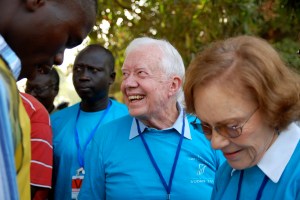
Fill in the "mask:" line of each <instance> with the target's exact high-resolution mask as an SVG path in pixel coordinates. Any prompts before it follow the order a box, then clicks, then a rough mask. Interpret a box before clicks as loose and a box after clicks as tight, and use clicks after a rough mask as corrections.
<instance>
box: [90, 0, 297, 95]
mask: <svg viewBox="0 0 300 200" xmlns="http://www.w3.org/2000/svg"><path fill="white" fill-rule="evenodd" d="M98 2H99V11H98V17H97V24H96V26H95V27H94V29H93V31H92V32H91V33H90V35H89V37H90V39H91V43H100V44H103V45H104V46H105V47H107V48H108V49H110V50H111V51H112V52H113V53H114V55H115V57H116V69H117V70H118V73H117V74H118V76H117V77H120V68H121V66H122V63H123V61H124V56H123V54H124V50H125V48H126V46H127V45H128V43H129V42H130V41H131V40H132V39H134V38H136V37H140V36H150V37H154V38H164V39H166V40H168V41H169V42H170V43H171V44H173V45H174V46H175V47H176V48H177V49H178V51H179V52H180V54H181V55H182V57H183V59H184V62H185V65H186V66H188V64H189V62H190V60H191V59H192V58H193V56H194V55H195V54H196V53H197V52H199V51H200V50H201V49H203V47H204V46H206V45H208V44H209V43H211V42H213V41H215V40H218V39H224V38H227V37H231V36H235V35H241V34H248V35H256V36H260V37H262V38H265V39H267V40H268V41H269V42H270V43H272V44H273V45H274V47H275V48H276V49H277V50H278V51H279V52H281V54H282V56H283V58H284V59H285V61H286V62H287V63H288V64H290V65H291V66H292V67H295V68H300V58H299V56H298V55H297V54H296V52H297V50H298V49H299V47H300V44H299V40H300V39H299V36H300V35H299V33H300V25H299V20H300V1H299V0H161V1H154V0H131V1H130V0H98ZM119 85H120V78H118V79H117V81H116V84H115V86H114V87H113V88H112V89H113V91H119ZM118 95H119V94H117V97H118Z"/></svg>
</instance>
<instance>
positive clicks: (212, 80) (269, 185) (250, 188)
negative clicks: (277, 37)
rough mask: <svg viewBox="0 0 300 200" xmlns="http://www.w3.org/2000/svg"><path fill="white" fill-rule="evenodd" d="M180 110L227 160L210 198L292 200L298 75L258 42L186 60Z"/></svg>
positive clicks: (299, 179)
mask: <svg viewBox="0 0 300 200" xmlns="http://www.w3.org/2000/svg"><path fill="white" fill-rule="evenodd" d="M184 93H185V100H186V107H187V111H189V112H191V113H194V114H196V115H197V117H198V118H199V119H200V120H201V126H200V128H201V129H202V132H203V134H204V135H205V136H206V138H207V139H208V140H210V141H211V145H212V147H213V148H214V149H220V150H221V151H222V152H223V154H224V156H225V158H226V159H227V162H225V163H224V164H223V165H222V167H221V168H220V169H219V170H218V172H217V175H216V179H215V185H214V190H213V194H212V199H247V200H251V199H273V200H274V199H280V200H281V199H285V200H287V199H293V200H295V199H300V164H299V162H300V142H299V139H300V128H299V127H298V126H297V125H296V124H295V123H294V122H295V121H297V120H299V119H300V75H299V74H298V73H296V72H294V71H293V70H292V69H290V68H288V67H287V66H286V65H285V64H284V63H283V61H282V60H281V58H280V56H279V55H278V53H277V52H276V51H275V50H274V49H273V48H272V46H271V45H270V44H268V43H267V42H266V41H264V40H263V39H260V38H257V37H253V36H238V37H234V38H229V39H227V40H224V41H219V42H216V43H214V44H212V45H211V46H210V47H209V48H207V49H206V50H204V51H203V52H201V53H200V54H198V55H197V56H196V58H195V59H194V60H193V61H192V62H191V64H190V66H189V67H188V69H187V73H186V83H185V86H184Z"/></svg>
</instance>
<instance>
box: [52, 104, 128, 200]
mask: <svg viewBox="0 0 300 200" xmlns="http://www.w3.org/2000/svg"><path fill="white" fill-rule="evenodd" d="M111 102H112V104H111V107H110V108H109V110H108V112H107V114H106V115H105V117H104V118H103V120H102V122H101V124H105V123H108V122H110V121H112V120H114V119H117V118H119V117H122V116H124V115H127V114H128V109H127V107H126V106H125V105H124V104H121V103H119V102H117V101H114V100H111ZM78 109H79V103H77V104H75V105H73V106H70V107H68V108H65V109H63V110H61V111H57V112H55V113H53V114H52V115H51V123H52V131H53V149H54V162H53V164H54V166H53V185H54V187H53V189H54V198H55V199H71V191H72V190H71V188H72V187H71V182H72V176H74V175H76V170H78V169H79V168H80V165H79V161H78V158H77V146H76V141H75V123H76V116H77V113H78ZM104 112H105V110H102V111H98V112H84V111H82V110H81V111H80V116H79V118H78V121H77V125H76V126H77V130H78V135H79V144H80V147H81V148H82V147H83V146H84V144H85V143H86V141H87V140H88V138H89V136H90V134H91V132H92V130H93V129H94V127H95V126H96V124H97V123H98V121H99V120H100V118H101V117H102V115H103V114H104ZM97 131H99V132H102V130H101V129H100V126H99V127H98V129H97ZM85 157H86V152H85V156H84V160H86V158H85Z"/></svg>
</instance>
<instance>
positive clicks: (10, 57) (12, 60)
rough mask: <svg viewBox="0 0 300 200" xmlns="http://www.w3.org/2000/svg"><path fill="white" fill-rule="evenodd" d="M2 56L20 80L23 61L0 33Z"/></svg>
mask: <svg viewBox="0 0 300 200" xmlns="http://www.w3.org/2000/svg"><path fill="white" fill-rule="evenodd" d="M0 56H1V57H2V58H3V59H4V60H5V62H6V63H7V64H8V66H9V68H10V70H11V71H12V73H13V75H14V78H15V79H16V80H18V77H19V75H20V72H21V61H20V59H19V58H18V56H17V55H16V54H15V52H14V51H13V50H12V49H11V48H10V47H9V46H8V44H7V43H6V42H5V40H4V38H3V37H2V36H1V35H0Z"/></svg>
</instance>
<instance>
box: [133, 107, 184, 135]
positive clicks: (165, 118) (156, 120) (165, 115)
mask: <svg viewBox="0 0 300 200" xmlns="http://www.w3.org/2000/svg"><path fill="white" fill-rule="evenodd" d="M179 109H180V108H179V107H177V104H175V105H173V106H172V107H170V109H168V110H162V112H160V113H157V114H155V115H151V116H146V117H143V116H141V117H137V118H138V119H139V120H140V121H141V122H143V123H144V124H145V125H146V126H148V127H152V128H156V129H159V130H162V129H166V128H169V127H171V126H173V124H174V123H175V121H176V120H177V118H178V116H179V113H180V110H179Z"/></svg>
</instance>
